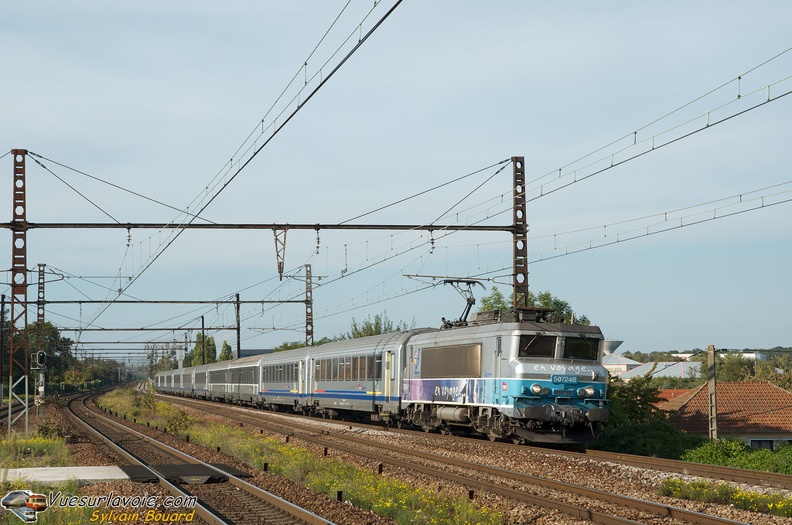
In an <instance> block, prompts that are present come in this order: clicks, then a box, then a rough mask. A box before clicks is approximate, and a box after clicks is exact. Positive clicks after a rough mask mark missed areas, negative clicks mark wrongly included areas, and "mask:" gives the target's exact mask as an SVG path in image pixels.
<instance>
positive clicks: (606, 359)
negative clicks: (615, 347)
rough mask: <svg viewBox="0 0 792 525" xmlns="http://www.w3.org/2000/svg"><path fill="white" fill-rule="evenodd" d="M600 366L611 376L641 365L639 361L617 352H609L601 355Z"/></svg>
mask: <svg viewBox="0 0 792 525" xmlns="http://www.w3.org/2000/svg"><path fill="white" fill-rule="evenodd" d="M602 366H604V367H605V369H606V370H607V371H608V373H609V374H610V375H612V376H619V375H621V374H623V373H624V372H627V371H629V370H632V369H633V368H636V367H639V366H641V363H639V362H638V361H634V360H632V359H630V358H627V357H624V356H623V355H619V354H610V355H605V356H603V357H602Z"/></svg>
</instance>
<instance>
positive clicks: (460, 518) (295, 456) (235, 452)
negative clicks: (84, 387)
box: [99, 389, 504, 524]
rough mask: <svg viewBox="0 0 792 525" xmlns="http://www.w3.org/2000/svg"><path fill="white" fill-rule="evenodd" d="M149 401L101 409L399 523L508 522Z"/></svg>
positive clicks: (131, 396) (128, 393)
mask: <svg viewBox="0 0 792 525" xmlns="http://www.w3.org/2000/svg"><path fill="white" fill-rule="evenodd" d="M147 396H148V394H146V395H145V396H144V395H140V394H139V393H136V391H134V390H131V389H118V390H116V391H114V392H111V393H109V394H106V395H104V396H102V397H101V398H100V399H99V405H100V406H102V407H106V408H107V409H108V410H110V411H112V412H113V413H116V412H117V413H118V414H119V416H120V415H124V414H125V415H126V416H127V419H131V418H132V417H136V418H137V421H138V423H141V422H148V423H149V424H150V425H151V426H155V425H156V426H157V427H158V428H165V427H166V428H167V431H168V432H171V433H173V434H176V435H179V436H181V437H186V436H188V435H189V436H190V442H191V443H196V444H199V445H203V446H206V447H208V448H210V449H215V448H217V447H220V450H221V451H222V452H224V453H226V454H230V455H232V456H234V457H237V458H239V459H240V460H242V461H244V462H245V463H247V464H248V465H250V466H252V467H254V468H257V469H263V468H264V465H265V464H267V468H268V470H269V471H270V472H273V473H275V474H278V475H281V476H284V477H287V478H289V479H291V480H292V481H295V482H297V483H300V484H302V485H305V486H306V487H308V488H309V489H311V490H314V491H316V492H320V493H323V494H327V495H328V496H330V497H332V498H335V497H336V493H337V491H343V497H344V500H345V501H349V502H350V503H352V504H353V505H355V506H356V507H359V508H362V509H366V510H371V511H373V512H375V513H377V514H379V515H381V516H385V517H388V518H393V519H394V520H396V521H397V522H398V523H404V524H408V523H410V524H414V523H482V524H488V523H489V524H500V523H503V522H504V519H503V516H502V515H501V514H500V513H499V512H497V511H494V510H491V509H488V508H485V507H482V506H479V505H476V504H475V503H473V502H470V501H469V500H468V499H467V498H461V499H458V498H453V497H449V496H442V495H440V494H437V493H436V492H433V491H430V490H425V489H421V488H416V487H415V486H413V485H411V484H409V483H406V482H403V481H398V480H394V479H390V478H388V477H387V476H381V475H378V474H377V473H376V472H373V471H368V470H364V469H361V468H359V467H356V466H354V465H350V464H346V463H343V462H341V461H338V460H336V459H331V458H320V457H316V456H314V455H313V454H312V453H310V452H309V451H308V450H306V449H303V448H299V447H294V446H291V445H284V444H282V443H280V442H278V441H277V440H275V439H272V438H266V437H264V436H260V435H255V436H251V435H250V434H249V433H247V432H245V431H244V430H242V429H240V428H238V427H232V426H228V425H219V424H214V423H207V422H204V421H199V420H197V419H196V418H194V417H192V416H190V415H189V414H187V413H186V412H184V411H182V410H179V409H178V408H176V407H174V406H172V405H170V404H168V403H162V402H154V403H150V402H148V401H147V400H146V398H147ZM144 405H145V406H148V407H150V408H145V407H144Z"/></svg>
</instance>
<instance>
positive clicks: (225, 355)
mask: <svg viewBox="0 0 792 525" xmlns="http://www.w3.org/2000/svg"><path fill="white" fill-rule="evenodd" d="M233 357H234V356H233V355H232V354H231V345H229V344H228V341H223V348H221V349H220V355H219V356H217V360H218V361H229V360H231V359H232V358H233Z"/></svg>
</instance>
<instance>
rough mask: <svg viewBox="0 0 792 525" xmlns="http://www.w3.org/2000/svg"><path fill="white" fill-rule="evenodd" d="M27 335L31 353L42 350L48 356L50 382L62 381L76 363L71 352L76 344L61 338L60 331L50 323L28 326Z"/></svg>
mask: <svg viewBox="0 0 792 525" xmlns="http://www.w3.org/2000/svg"><path fill="white" fill-rule="evenodd" d="M25 334H26V336H27V338H28V350H29V351H30V352H31V353H32V352H36V351H38V350H39V349H42V350H44V352H46V354H47V379H48V381H53V382H54V381H62V380H63V372H64V370H66V369H68V368H70V367H72V366H73V365H74V364H75V362H76V359H75V358H74V356H73V355H72V352H71V349H72V345H73V344H74V342H73V341H72V340H71V339H69V338H68V337H61V333H60V330H58V328H57V327H56V326H55V325H53V324H52V323H50V322H49V321H45V322H44V323H43V324H42V325H39V323H38V321H36V322H34V323H30V324H28V325H27V327H26V328H25Z"/></svg>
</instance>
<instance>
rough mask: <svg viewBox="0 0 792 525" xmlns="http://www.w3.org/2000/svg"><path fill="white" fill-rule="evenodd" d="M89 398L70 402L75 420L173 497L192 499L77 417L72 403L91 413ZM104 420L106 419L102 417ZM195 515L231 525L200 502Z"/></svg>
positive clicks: (212, 523)
mask: <svg viewBox="0 0 792 525" xmlns="http://www.w3.org/2000/svg"><path fill="white" fill-rule="evenodd" d="M89 397H90V396H88V395H86V396H83V397H77V398H74V399H72V400H71V401H69V403H68V405H67V406H68V409H69V411H70V412H71V413H72V414H73V415H74V420H76V421H77V422H79V423H80V424H81V425H82V426H83V427H85V428H86V429H88V430H89V431H90V432H91V433H93V434H94V435H96V436H97V437H99V439H101V440H102V441H103V442H104V443H105V445H106V446H107V447H108V448H110V449H111V450H113V451H114V452H115V453H117V454H118V455H119V456H121V457H123V458H124V459H126V460H127V461H129V462H130V463H131V464H133V465H140V466H142V467H144V468H145V469H146V470H148V471H149V472H150V473H151V475H152V476H155V477H156V478H157V480H158V481H159V484H160V486H162V487H163V488H165V489H166V490H167V491H168V492H170V493H171V495H173V496H175V497H188V498H189V497H191V494H189V493H188V492H186V491H184V490H182V489H181V488H180V487H179V486H178V485H175V484H174V483H171V482H170V481H168V480H167V479H165V478H164V477H162V476H161V475H159V474H158V473H157V472H155V471H154V470H152V469H151V468H150V467H149V466H148V465H146V464H145V463H144V462H143V461H141V460H140V459H138V458H137V457H136V456H135V455H134V454H132V453H130V452H128V451H127V450H126V449H124V447H122V446H121V445H119V444H117V443H114V442H113V441H111V440H110V438H108V437H107V436H105V435H104V434H102V433H101V432H100V431H99V430H97V429H95V428H93V427H92V426H91V425H90V424H88V422H87V421H84V420H83V419H82V418H80V416H78V415H77V412H76V411H75V410H74V409H73V408H72V406H71V405H72V403H74V402H78V401H79V402H81V403H82V405H83V407H84V408H85V409H86V410H89V411H90V409H89V408H88V407H87V406H86V405H85V401H86V400H87V399H88V398H89ZM90 413H91V415H92V416H94V417H96V416H98V414H96V413H94V412H90ZM98 417H102V416H98ZM102 418H103V419H106V418H104V417H102ZM195 514H196V515H197V516H199V517H200V518H201V519H202V520H204V521H206V523H208V524H210V525H231V524H230V523H229V522H227V521H225V520H223V519H222V518H221V517H220V516H218V515H217V514H215V513H214V512H212V511H211V510H209V509H208V508H207V507H205V506H204V505H202V504H201V503H200V502H196V505H195Z"/></svg>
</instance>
